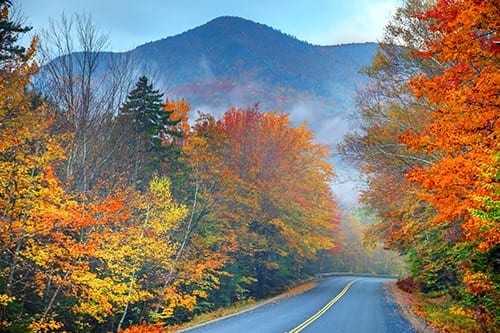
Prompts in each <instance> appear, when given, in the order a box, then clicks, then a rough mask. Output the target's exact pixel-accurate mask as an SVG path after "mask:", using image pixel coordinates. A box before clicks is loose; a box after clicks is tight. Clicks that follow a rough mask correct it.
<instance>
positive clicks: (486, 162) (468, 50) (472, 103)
mask: <svg viewBox="0 0 500 333" xmlns="http://www.w3.org/2000/svg"><path fill="white" fill-rule="evenodd" d="M499 14H500V11H499V8H498V5H497V4H496V3H494V2H493V1H472V2H469V1H438V2H437V3H436V5H435V6H433V7H432V8H431V9H429V10H427V11H424V12H423V13H422V14H421V15H420V16H419V19H420V20H422V21H424V22H430V29H431V31H434V32H436V33H438V37H437V38H435V39H433V40H429V41H428V42H427V43H426V47H425V48H423V49H422V50H420V52H417V53H416V56H417V57H420V58H424V59H426V58H430V57H432V58H434V59H437V60H438V61H439V62H440V63H442V64H443V67H444V68H445V70H444V71H443V72H442V73H440V74H438V75H419V76H416V77H414V79H413V80H412V81H411V82H410V84H411V88H412V91H413V92H414V94H415V95H416V97H417V98H420V99H422V100H425V101H426V102H427V103H429V105H431V106H432V108H430V110H429V111H428V112H431V120H430V122H429V124H428V125H427V126H425V127H424V128H423V129H421V130H420V131H415V130H410V131H408V132H407V133H406V134H405V136H404V137H403V138H402V141H403V142H404V143H405V144H406V145H407V146H408V147H410V148H411V149H413V150H414V151H426V152H429V153H437V154H438V158H437V160H436V161H435V162H434V163H433V164H432V165H429V166H423V167H419V168H416V169H414V170H412V171H411V172H409V173H408V178H409V179H410V180H411V181H413V182H415V183H418V184H419V185H420V187H421V191H420V192H419V195H420V197H422V198H424V199H425V200H427V201H428V202H430V203H431V204H432V205H433V207H435V209H436V212H437V214H436V216H435V218H434V221H435V222H436V223H438V224H440V225H444V226H445V231H444V232H445V233H446V235H447V238H448V239H452V240H456V242H457V246H456V249H457V251H459V253H460V255H458V256H457V258H456V260H457V264H458V265H461V266H460V267H461V271H462V272H461V273H462V274H463V275H462V274H461V275H462V282H463V283H464V284H465V287H466V290H468V291H469V292H470V293H472V294H473V295H474V296H475V299H474V301H473V302H471V303H472V304H468V305H469V306H471V305H473V306H472V307H473V308H474V309H475V311H476V313H475V315H476V316H477V317H478V318H479V322H480V324H481V325H483V328H484V329H487V330H491V329H493V327H494V326H495V325H498V322H497V323H496V324H494V320H493V319H492V318H498V308H496V307H495V306H494V305H493V303H495V302H497V301H498V300H499V295H498V286H499V284H498V283H499V281H498V277H496V275H497V274H495V273H493V272H494V271H495V268H494V266H495V265H496V264H495V259H494V258H495V257H498V250H499V248H498V244H499V240H500V230H499V226H498V223H496V222H495V220H494V219H488V218H482V219H481V218H477V217H475V216H474V214H471V211H474V210H483V211H488V210H490V209H491V207H486V206H485V203H484V201H481V200H478V198H481V197H483V198H490V200H493V201H496V200H498V193H497V192H496V190H495V189H496V188H498V178H496V175H497V174H498V159H497V154H498V149H499V146H498V136H499V132H500V127H499V124H498V114H499V111H500V107H499V105H500V99H499V96H498V91H499V89H500V86H499V85H500V83H499V82H500V73H499V70H498V63H499V57H498V56H499V51H500V49H499V48H498V45H497V43H498V38H497V36H496V35H495V33H496V32H497V31H498V28H499V23H500V21H499V19H498V17H499ZM478 261H481V264H478ZM495 300H496V301H495ZM497 327H498V326H497Z"/></svg>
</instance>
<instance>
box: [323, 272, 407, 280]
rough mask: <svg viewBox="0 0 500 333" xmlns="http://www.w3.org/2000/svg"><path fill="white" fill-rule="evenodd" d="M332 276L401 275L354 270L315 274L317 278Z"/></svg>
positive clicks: (389, 276) (393, 276)
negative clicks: (354, 271) (357, 271)
mask: <svg viewBox="0 0 500 333" xmlns="http://www.w3.org/2000/svg"><path fill="white" fill-rule="evenodd" d="M331 276H361V277H379V278H387V279H398V278H399V276H395V275H386V274H373V273H353V272H325V273H316V274H314V277H315V278H318V279H320V278H324V277H331Z"/></svg>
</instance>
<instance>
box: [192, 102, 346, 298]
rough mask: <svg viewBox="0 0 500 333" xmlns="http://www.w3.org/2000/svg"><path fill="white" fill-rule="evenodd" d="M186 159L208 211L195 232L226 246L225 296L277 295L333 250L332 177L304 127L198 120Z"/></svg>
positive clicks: (272, 117) (261, 117) (230, 116)
mask: <svg viewBox="0 0 500 333" xmlns="http://www.w3.org/2000/svg"><path fill="white" fill-rule="evenodd" d="M185 151H186V154H187V156H189V159H188V163H191V165H192V167H193V169H194V172H195V174H196V175H197V176H196V177H197V178H198V182H199V184H200V199H201V200H203V201H204V202H205V204H206V205H207V206H206V209H207V210H208V209H209V211H208V212H207V213H206V216H205V217H204V219H203V220H201V221H200V222H199V224H198V226H197V228H198V230H200V231H201V230H205V232H210V233H211V234H213V233H214V232H215V236H216V237H215V238H212V239H214V240H215V239H217V238H218V237H220V235H221V234H224V235H225V237H226V239H227V240H229V241H231V243H232V245H231V249H232V251H234V252H233V253H230V256H231V258H234V263H233V264H231V265H229V266H228V267H227V269H228V271H229V272H231V274H232V275H233V279H232V280H231V281H227V283H229V282H231V283H233V284H231V285H227V288H228V289H233V290H235V289H237V288H240V287H241V288H244V289H246V290H247V292H249V293H250V295H253V296H257V297H262V296H263V295H264V294H267V293H270V292H273V291H274V292H276V291H278V290H279V289H280V288H283V287H284V286H285V285H286V284H287V283H289V282H290V281H291V280H293V279H295V278H297V277H298V276H300V275H301V274H302V269H303V267H304V265H305V263H306V261H307V260H308V259H312V258H314V257H315V256H316V254H317V252H318V251H319V250H320V249H324V248H329V247H331V246H333V238H332V237H333V235H334V234H333V229H334V226H335V223H336V217H335V214H336V209H337V208H336V205H335V203H334V199H333V196H332V194H331V192H330V189H329V185H328V184H329V180H330V179H331V177H332V176H333V170H332V168H331V166H330V165H329V164H328V163H327V162H326V158H327V156H328V150H327V149H326V147H324V146H322V145H320V144H317V143H315V142H314V138H313V135H312V132H310V131H309V130H308V129H306V127H305V125H303V126H301V127H298V128H293V127H292V126H291V123H290V120H289V119H288V116H287V115H285V114H277V113H274V112H268V113H262V112H261V111H259V110H258V109H257V108H251V109H248V110H242V109H230V110H229V111H228V112H226V113H225V114H224V116H223V117H222V119H221V120H219V121H216V120H215V119H213V118H211V117H202V118H200V120H199V122H198V124H197V126H195V132H194V133H193V134H192V135H191V136H190V137H189V138H188V140H187V143H186V146H185ZM207 191H208V192H207ZM214 228H216V229H214ZM299 235H300V236H299ZM212 237H213V236H212ZM238 281H240V282H238ZM234 282H236V283H235V284H236V285H235V284H234ZM238 283H241V284H240V286H239V287H238ZM236 296H237V295H236V293H235V294H233V296H231V297H233V299H234V300H235V299H236Z"/></svg>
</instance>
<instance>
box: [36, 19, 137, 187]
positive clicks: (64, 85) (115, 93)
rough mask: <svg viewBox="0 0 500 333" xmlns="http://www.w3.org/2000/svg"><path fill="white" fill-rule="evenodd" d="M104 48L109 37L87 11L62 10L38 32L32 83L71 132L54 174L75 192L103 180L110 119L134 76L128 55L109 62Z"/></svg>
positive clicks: (108, 153) (63, 129)
mask: <svg viewBox="0 0 500 333" xmlns="http://www.w3.org/2000/svg"><path fill="white" fill-rule="evenodd" d="M107 46H108V37H107V36H106V35H104V34H103V33H102V32H101V31H100V29H99V27H98V26H97V25H95V24H94V22H93V21H92V18H91V16H89V15H85V14H84V15H78V14H75V15H72V16H69V17H68V16H66V15H64V14H63V15H62V16H61V18H60V20H59V21H51V24H50V26H49V28H48V29H47V30H43V31H42V33H41V46H40V50H39V51H40V54H41V57H42V60H43V66H42V71H41V73H40V74H39V75H38V76H37V80H36V84H35V86H36V88H37V89H38V90H39V91H40V92H42V93H43V94H44V95H45V96H46V97H47V99H48V101H49V102H50V103H52V104H53V105H54V107H55V108H56V110H58V118H57V121H58V122H57V124H56V128H58V131H59V132H64V133H71V140H69V141H68V142H67V144H66V145H65V146H66V147H67V153H66V155H67V158H66V160H65V163H64V165H63V166H62V167H61V168H59V170H58V174H60V176H61V177H62V178H63V179H64V180H65V183H66V184H67V186H69V187H70V188H71V189H72V190H74V191H76V192H83V193H85V192H86V191H89V190H91V189H92V188H93V186H95V185H96V184H98V183H99V182H100V181H102V177H101V172H102V170H105V169H106V167H107V164H108V162H109V160H110V156H111V154H112V153H113V150H106V149H105V147H106V148H107V147H109V140H110V132H111V129H112V119H113V117H114V116H115V115H116V113H117V110H118V108H119V106H120V105H121V103H122V102H123V99H124V97H125V95H126V92H128V90H129V88H130V84H131V82H133V79H134V75H133V74H132V71H133V63H132V61H131V58H130V57H129V56H122V57H119V58H117V59H118V60H117V62H112V61H111V60H110V59H111V58H109V57H106V55H105V53H104V52H103V51H104V50H105V49H106V48H107ZM106 195H107V194H104V196H106Z"/></svg>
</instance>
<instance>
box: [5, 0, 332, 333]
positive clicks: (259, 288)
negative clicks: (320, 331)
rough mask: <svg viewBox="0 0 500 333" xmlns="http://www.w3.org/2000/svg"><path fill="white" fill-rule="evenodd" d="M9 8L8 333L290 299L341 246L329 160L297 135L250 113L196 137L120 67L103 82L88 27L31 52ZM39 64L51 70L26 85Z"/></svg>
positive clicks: (145, 321) (155, 321) (70, 22)
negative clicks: (289, 291) (323, 254)
mask: <svg viewBox="0 0 500 333" xmlns="http://www.w3.org/2000/svg"><path fill="white" fill-rule="evenodd" d="M10 7H11V2H10V1H9V0H1V1H0V9H1V15H2V16H1V21H0V23H1V25H0V29H1V30H0V32H1V34H0V37H1V40H0V136H1V141H0V142H1V143H0V183H1V185H0V244H1V247H0V248H1V250H0V251H1V256H0V259H1V260H0V327H1V328H0V330H1V331H2V332H49V331H71V332H108V331H120V330H125V331H126V330H134V331H140V330H141V329H142V330H143V331H148V330H151V331H153V330H154V329H156V330H158V328H159V327H161V326H162V325H169V324H175V323H178V322H181V321H185V320H188V319H190V318H192V317H193V316H194V315H196V314H198V313H201V312H204V311H209V310H212V309H215V308H217V307H221V306H225V305H229V304H232V303H235V302H238V301H242V300H245V299H247V298H261V297H266V296H269V295H273V294H276V293H278V292H280V291H283V290H284V289H286V288H288V287H289V286H290V285H292V284H293V283H294V282H295V281H297V280H300V279H302V278H305V277H307V276H308V274H309V273H310V269H309V268H310V267H311V266H312V263H313V262H314V261H315V260H317V255H318V254H319V252H320V251H323V250H325V249H329V248H332V247H334V246H335V245H336V244H335V241H334V240H335V238H336V225H337V223H338V222H337V221H338V218H337V213H338V210H337V205H336V203H335V201H334V197H333V195H332V193H331V192H330V188H329V183H330V180H331V178H332V177H333V175H334V173H333V170H332V167H331V166H330V165H329V164H328V163H327V158H328V156H329V150H328V148H327V147H326V146H323V145H321V144H318V143H316V142H315V141H314V137H313V134H312V132H311V131H310V130H309V129H307V128H306V127H305V125H303V126H300V127H293V126H292V125H291V122H290V120H289V118H288V115H286V114H279V113H275V112H267V113H264V112H261V111H260V110H259V109H258V107H252V108H249V109H237V108H233V109H230V110H228V111H227V112H226V113H225V114H224V115H223V116H222V117H221V119H216V118H214V117H213V116H210V115H206V114H199V115H198V117H197V119H196V120H194V121H193V124H192V125H190V123H189V121H188V113H189V111H190V109H189V105H188V104H187V103H186V102H185V101H184V100H181V101H171V100H168V99H164V97H163V94H162V93H160V92H159V90H157V89H155V88H154V86H153V84H152V82H151V81H150V79H149V78H147V77H145V76H141V77H140V78H139V79H138V80H135V79H134V80H133V81H132V80H131V78H133V77H134V75H133V73H137V71H138V70H139V69H138V68H137V67H134V66H133V64H131V63H130V62H129V60H128V59H127V58H126V57H123V59H121V60H122V61H123V62H122V63H120V64H108V65H107V67H106V70H103V67H102V66H101V65H100V61H102V59H101V58H99V57H100V53H99V52H97V51H99V50H100V48H102V47H104V46H105V44H106V43H105V40H104V39H103V38H102V37H101V35H100V34H99V31H98V30H96V29H95V27H93V26H92V24H91V21H90V20H89V19H88V17H85V16H83V17H82V16H75V17H71V18H68V17H63V19H62V21H61V23H60V24H59V25H57V26H53V27H52V28H53V29H54V28H57V29H55V30H52V31H49V32H48V33H46V34H45V36H44V37H45V41H50V42H51V44H50V45H48V44H42V45H41V46H40V47H38V46H37V42H38V41H37V39H34V40H33V41H32V43H31V46H30V47H29V48H28V49H24V48H22V47H20V46H18V45H17V39H18V38H19V36H20V35H22V34H23V33H25V32H27V31H28V30H29V29H28V28H25V27H24V26H22V25H20V24H18V23H16V22H14V21H12V20H11V18H10V17H9V9H10ZM74 28H76V33H75V34H73V32H74V31H73V30H72V29H74ZM73 36H76V39H75V40H73V39H72V38H73ZM75 41H76V42H78V43H79V47H77V49H78V50H80V52H78V53H74V52H73V51H74V50H73V49H72V45H73V42H75ZM37 50H38V51H39V52H40V54H41V55H42V56H46V57H47V58H50V59H52V60H53V61H52V62H48V63H46V67H44V71H43V75H41V76H37V83H36V85H32V81H33V79H34V78H35V75H36V74H37V73H38V66H37V63H36V62H35V61H34V60H33V59H34V56H35V52H36V51H37ZM131 83H132V86H130V84H131ZM149 325H151V326H149ZM148 327H150V328H148Z"/></svg>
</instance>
